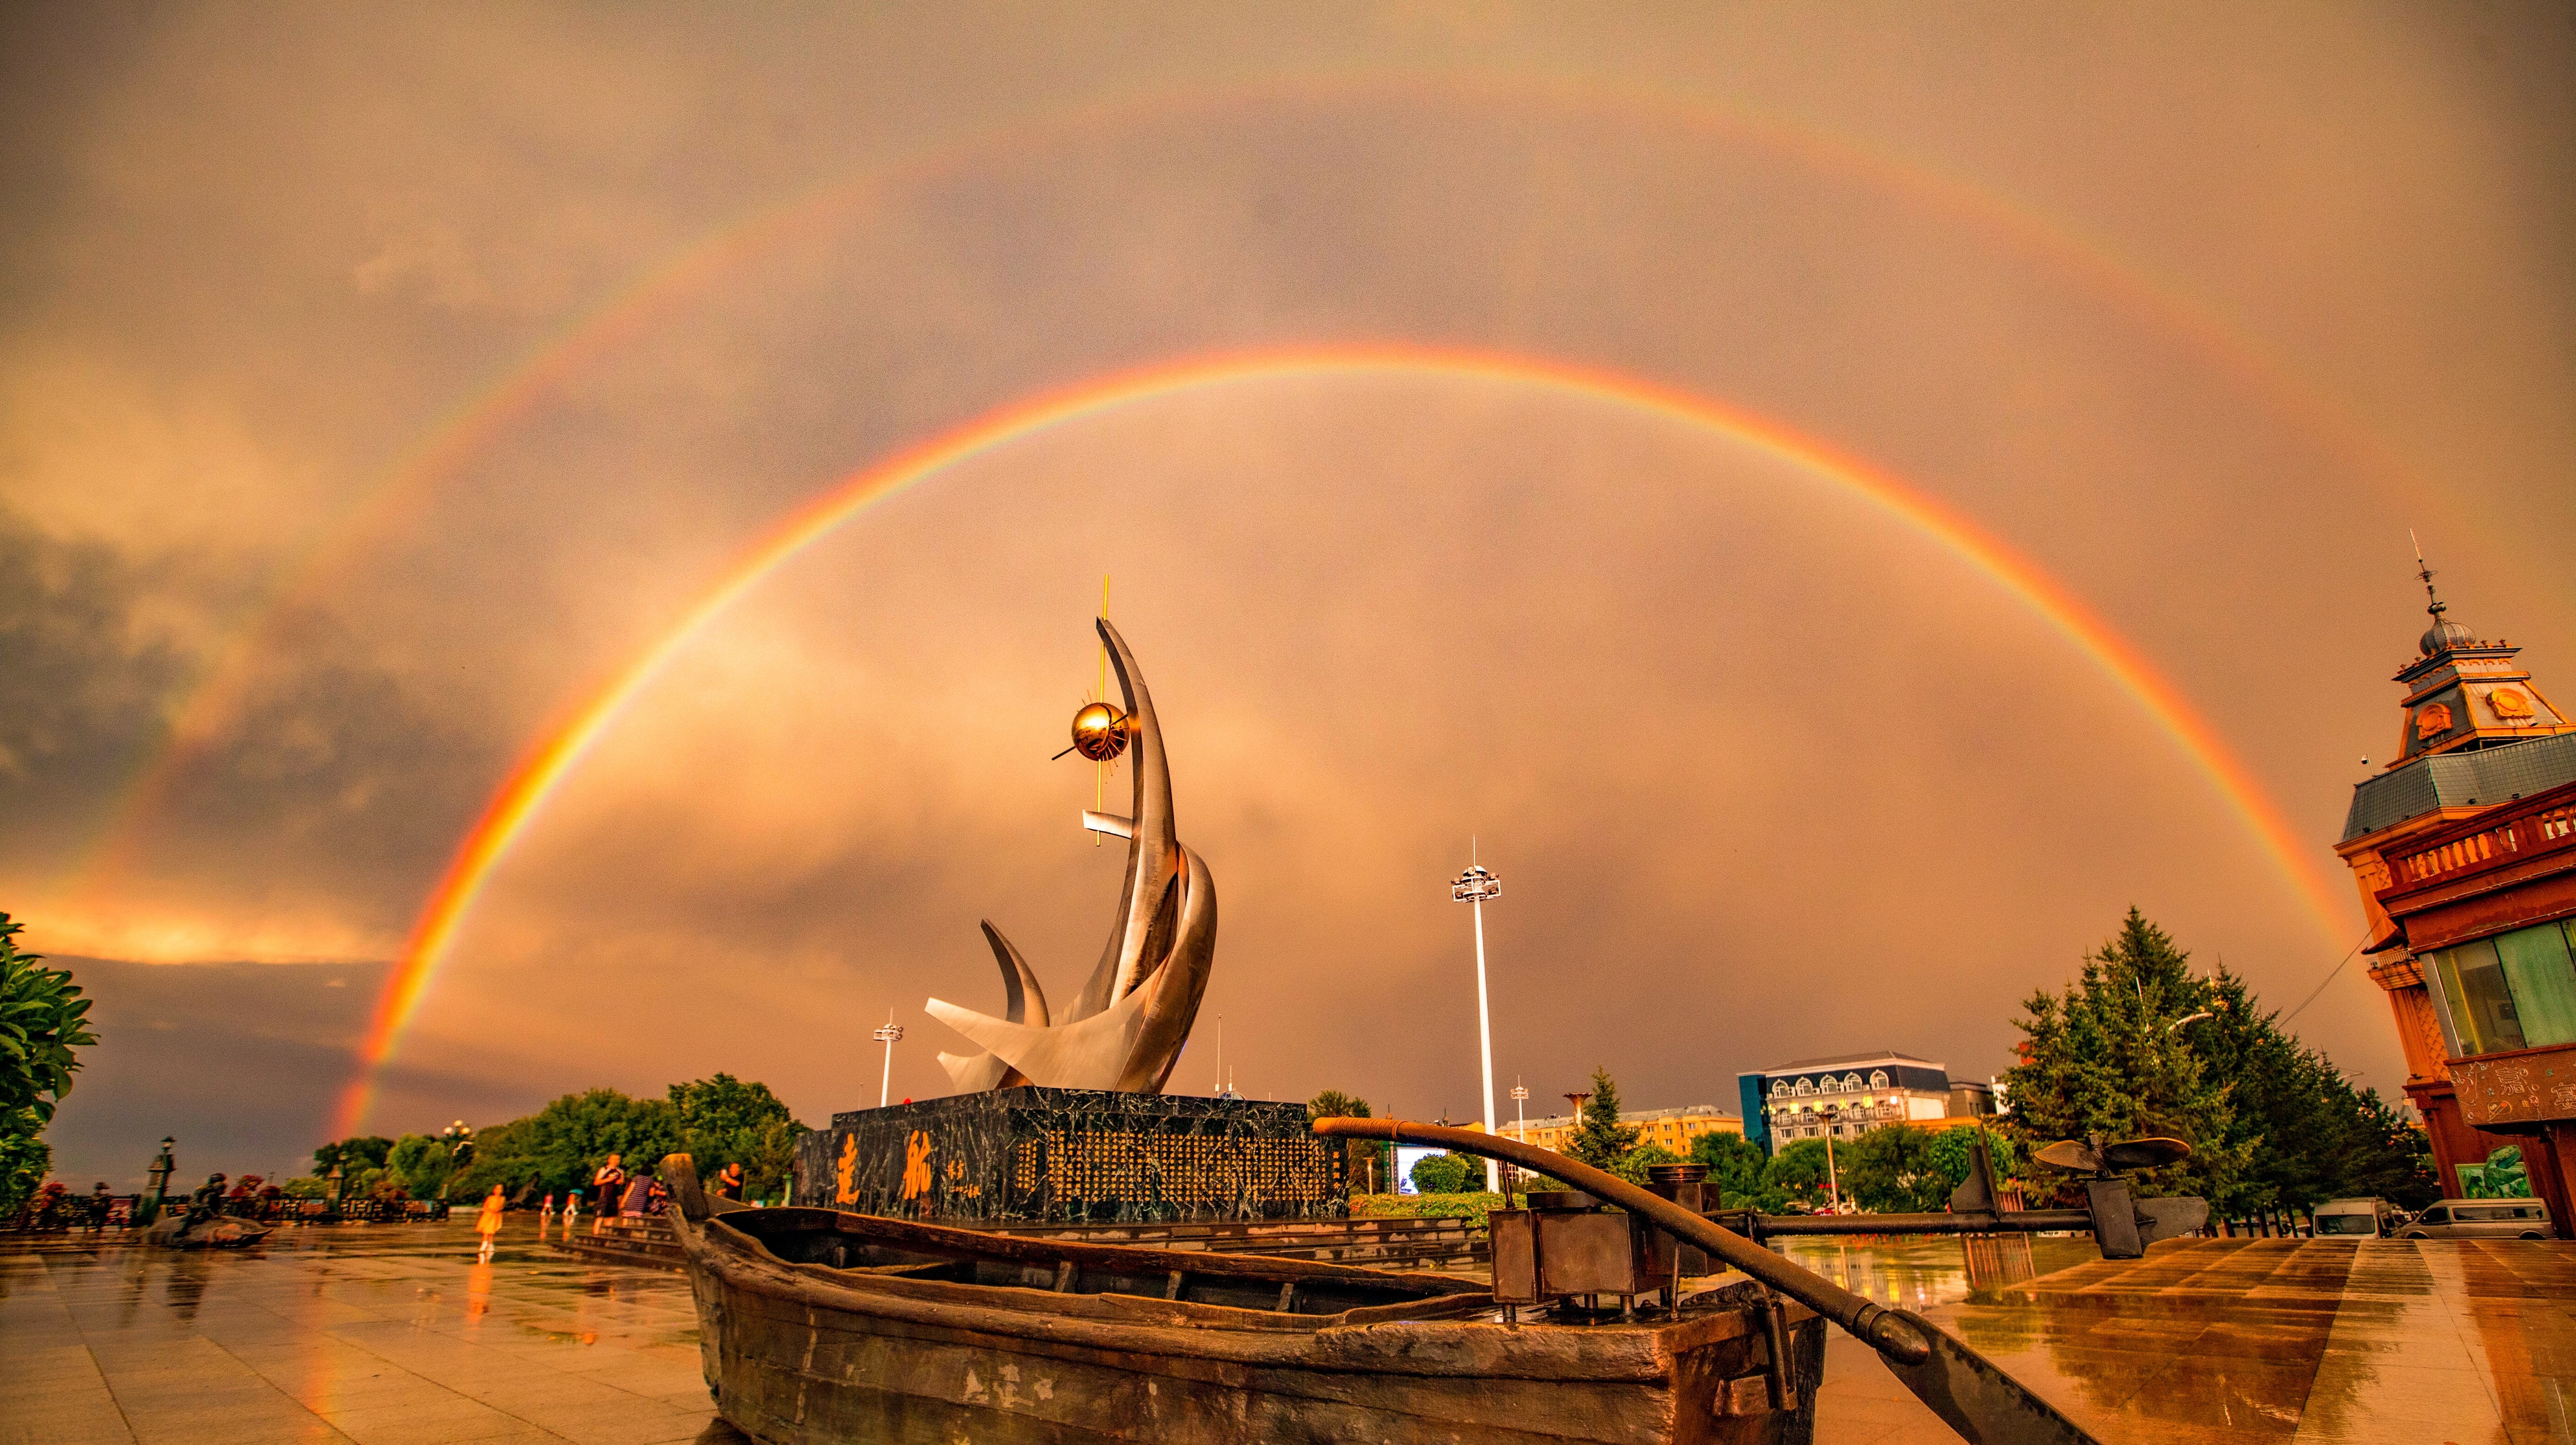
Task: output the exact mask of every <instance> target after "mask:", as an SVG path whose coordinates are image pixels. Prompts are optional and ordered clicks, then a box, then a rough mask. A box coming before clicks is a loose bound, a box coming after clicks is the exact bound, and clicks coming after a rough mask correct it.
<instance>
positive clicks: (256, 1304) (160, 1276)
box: [0, 1220, 745, 1445]
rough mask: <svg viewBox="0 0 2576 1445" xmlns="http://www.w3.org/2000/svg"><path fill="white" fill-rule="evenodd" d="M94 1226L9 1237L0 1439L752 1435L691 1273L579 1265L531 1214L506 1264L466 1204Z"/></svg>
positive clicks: (601, 1443)
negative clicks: (704, 1332)
mask: <svg viewBox="0 0 2576 1445" xmlns="http://www.w3.org/2000/svg"><path fill="white" fill-rule="evenodd" d="M88 1240H89V1237H87V1236H73V1237H71V1238H69V1239H63V1238H60V1237H57V1238H55V1239H53V1240H49V1241H43V1242H41V1243H40V1245H39V1246H38V1247H35V1248H27V1247H17V1248H10V1249H6V1250H0V1362H5V1363H0V1441H5V1442H19V1441H25V1442H31V1445H32V1442H44V1445H85V1442H90V1441H118V1442H135V1441H139V1442H153V1441H161V1440H169V1441H184V1442H186V1445H234V1442H240V1445H254V1442H256V1445H267V1442H270V1441H306V1440H318V1441H343V1440H345V1441H353V1442H356V1445H421V1442H431V1441H438V1442H447V1441H456V1442H465V1441H494V1442H507V1441H525V1442H537V1441H546V1442H561V1441H572V1442H583V1445H588V1442H596V1445H611V1442H614V1445H647V1442H653V1441H702V1442H706V1445H715V1442H718V1441H724V1442H741V1441H743V1440H744V1438H745V1437H743V1436H742V1435H740V1434H738V1433H736V1432H735V1431H734V1430H733V1429H732V1428H731V1427H729V1426H726V1425H724V1424H722V1423H721V1422H713V1419H712V1417H713V1411H712V1409H711V1407H710V1405H709V1403H708V1400H707V1387H706V1382H705V1379H704V1378H703V1376H702V1375H701V1374H700V1371H699V1364H698V1350H697V1319H696V1315H695V1312H694V1311H693V1309H692V1308H691V1305H690V1302H689V1288H688V1282H687V1281H686V1280H685V1279H684V1278H683V1277H681V1276H679V1275H676V1274H664V1273H659V1272H653V1271H645V1270H637V1269H630V1268H622V1267H618V1266H613V1265H585V1264H578V1263H572V1262H568V1261H566V1260H565V1259H564V1258H563V1257H562V1256H560V1255H556V1254H554V1253H552V1252H550V1251H547V1250H545V1249H543V1248H541V1247H540V1246H539V1245H538V1244H537V1241H536V1230H535V1227H534V1226H533V1225H522V1224H520V1223H519V1222H518V1221H516V1220H513V1221H512V1224H511V1227H510V1228H509V1229H508V1230H507V1231H506V1232H505V1233H504V1234H503V1236H502V1245H501V1248H500V1249H499V1250H498V1251H497V1253H496V1255H495V1257H494V1258H493V1260H492V1261H491V1262H490V1263H488V1264H478V1263H476V1262H475V1259H474V1252H475V1246H476V1244H477V1243H478V1242H479V1241H478V1240H477V1237H476V1236H475V1234H474V1232H473V1230H472V1228H471V1227H470V1226H468V1225H466V1224H464V1223H462V1222H459V1223H454V1224H445V1225H381V1226H365V1225H356V1226H340V1227H336V1228H313V1229H288V1230H281V1231H280V1232H278V1233H277V1234H275V1235H272V1236H271V1237H270V1238H269V1240H268V1241H267V1243H266V1244H264V1245H262V1246H260V1247H259V1248H258V1249H256V1250H253V1251H246V1252H242V1253H233V1252H223V1253H189V1254H179V1253H173V1252H170V1251H166V1250H156V1249H149V1248H145V1247H142V1246H140V1245H131V1244H126V1243H124V1242H122V1241H120V1240H118V1239H117V1237H115V1236H107V1237H106V1239H105V1241H104V1242H100V1243H90V1242H88ZM711 1422H712V1423H711Z"/></svg>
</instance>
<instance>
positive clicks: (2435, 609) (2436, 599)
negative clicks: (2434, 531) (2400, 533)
mask: <svg viewBox="0 0 2576 1445" xmlns="http://www.w3.org/2000/svg"><path fill="white" fill-rule="evenodd" d="M2406 540H2407V541H2409V542H2413V543H2414V544H2415V575H2416V576H2418V577H2421V578H2423V579H2424V600H2425V601H2426V602H2427V603H2429V604H2431V605H2429V606H2427V607H2426V608H2425V609H2424V610H2425V611H2426V612H2429V613H2431V614H2432V615H2433V621H2434V622H2435V623H2439V622H2440V621H2441V620H2442V614H2443V613H2445V612H2448V611H2450V610H2451V609H2450V608H2448V607H2446V606H2444V605H2443V604H2442V598H2441V594H2439V593H2437V592H2435V591H2434V590H2433V568H2432V567H2431V565H2430V564H2428V563H2427V562H2425V560H2424V544H2423V542H2422V541H2420V540H2418V539H2417V538H2416V536H2415V529H2414V528H2412V527H2409V528H2407V529H2406Z"/></svg>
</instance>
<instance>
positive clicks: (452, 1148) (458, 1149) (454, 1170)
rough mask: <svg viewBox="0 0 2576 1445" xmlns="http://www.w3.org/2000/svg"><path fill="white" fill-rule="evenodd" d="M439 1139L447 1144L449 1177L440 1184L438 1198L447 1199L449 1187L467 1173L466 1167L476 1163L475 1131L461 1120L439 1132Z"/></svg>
mask: <svg viewBox="0 0 2576 1445" xmlns="http://www.w3.org/2000/svg"><path fill="white" fill-rule="evenodd" d="M438 1137H439V1138H440V1139H443V1140H445V1141H446V1143H447V1177H446V1178H445V1179H442V1180H440V1181H439V1182H438V1197H439V1198H441V1199H445V1198H446V1197H447V1189H448V1186H449V1185H451V1184H454V1183H455V1182H456V1176H457V1175H459V1174H461V1173H463V1172H465V1166H466V1165H468V1164H471V1163H473V1162H474V1131H473V1130H472V1129H470V1128H468V1127H467V1126H466V1123H465V1121H464V1120H462V1119H459V1120H457V1121H456V1122H455V1123H453V1124H450V1125H448V1126H447V1127H446V1128H444V1129H441V1130H439V1131H438Z"/></svg>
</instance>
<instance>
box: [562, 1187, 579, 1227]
mask: <svg viewBox="0 0 2576 1445" xmlns="http://www.w3.org/2000/svg"><path fill="white" fill-rule="evenodd" d="M580 1213H581V1191H580V1190H579V1189H567V1190H565V1191H564V1217H563V1226H564V1228H563V1237H564V1238H566V1239H570V1238H572V1222H573V1219H574V1217H575V1216H577V1215H579V1214H580Z"/></svg>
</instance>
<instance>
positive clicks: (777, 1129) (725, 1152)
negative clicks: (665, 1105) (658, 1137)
mask: <svg viewBox="0 0 2576 1445" xmlns="http://www.w3.org/2000/svg"><path fill="white" fill-rule="evenodd" d="M668 1092H669V1094H670V1098H671V1106H672V1107H673V1108H674V1109H676V1110H678V1111H679V1115H680V1145H681V1148H682V1149H684V1150H685V1151H687V1153H688V1155H689V1162H690V1163H692V1164H694V1165H695V1166H696V1167H697V1171H698V1177H699V1178H701V1179H705V1178H709V1177H712V1176H713V1175H714V1174H715V1172H716V1171H717V1170H719V1169H722V1168H723V1167H724V1166H726V1165H727V1164H735V1163H739V1164H740V1165H742V1175H743V1189H744V1193H745V1195H746V1196H747V1197H749V1198H754V1199H766V1198H769V1197H771V1195H772V1194H773V1193H775V1192H779V1191H778V1186H779V1185H780V1184H781V1183H782V1182H783V1181H785V1180H786V1179H788V1178H789V1177H790V1176H791V1175H792V1174H793V1173H794V1172H795V1168H796V1140H797V1137H798V1136H799V1135H802V1134H804V1133H806V1132H808V1131H807V1130H806V1128H805V1126H804V1125H803V1124H800V1123H798V1122H796V1116H795V1115H794V1114H793V1113H790V1112H789V1111H788V1108H787V1105H786V1103H785V1101H783V1100H781V1099H780V1098H779V1097H778V1096H777V1095H776V1094H773V1093H771V1092H770V1091H769V1086H768V1085H767V1084H755V1083H747V1082H745V1081H743V1080H740V1079H737V1078H735V1077H734V1076H733V1075H731V1074H717V1075H716V1076H714V1077H713V1078H707V1079H698V1080H695V1081H693V1082H691V1083H686V1084H673V1085H671V1087H670V1089H669V1091H668ZM630 1162H633V1163H635V1164H636V1166H637V1167H639V1168H644V1169H651V1168H655V1167H657V1166H659V1165H660V1164H661V1162H662V1161H661V1159H660V1158H659V1157H655V1158H652V1159H647V1160H641V1161H630Z"/></svg>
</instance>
